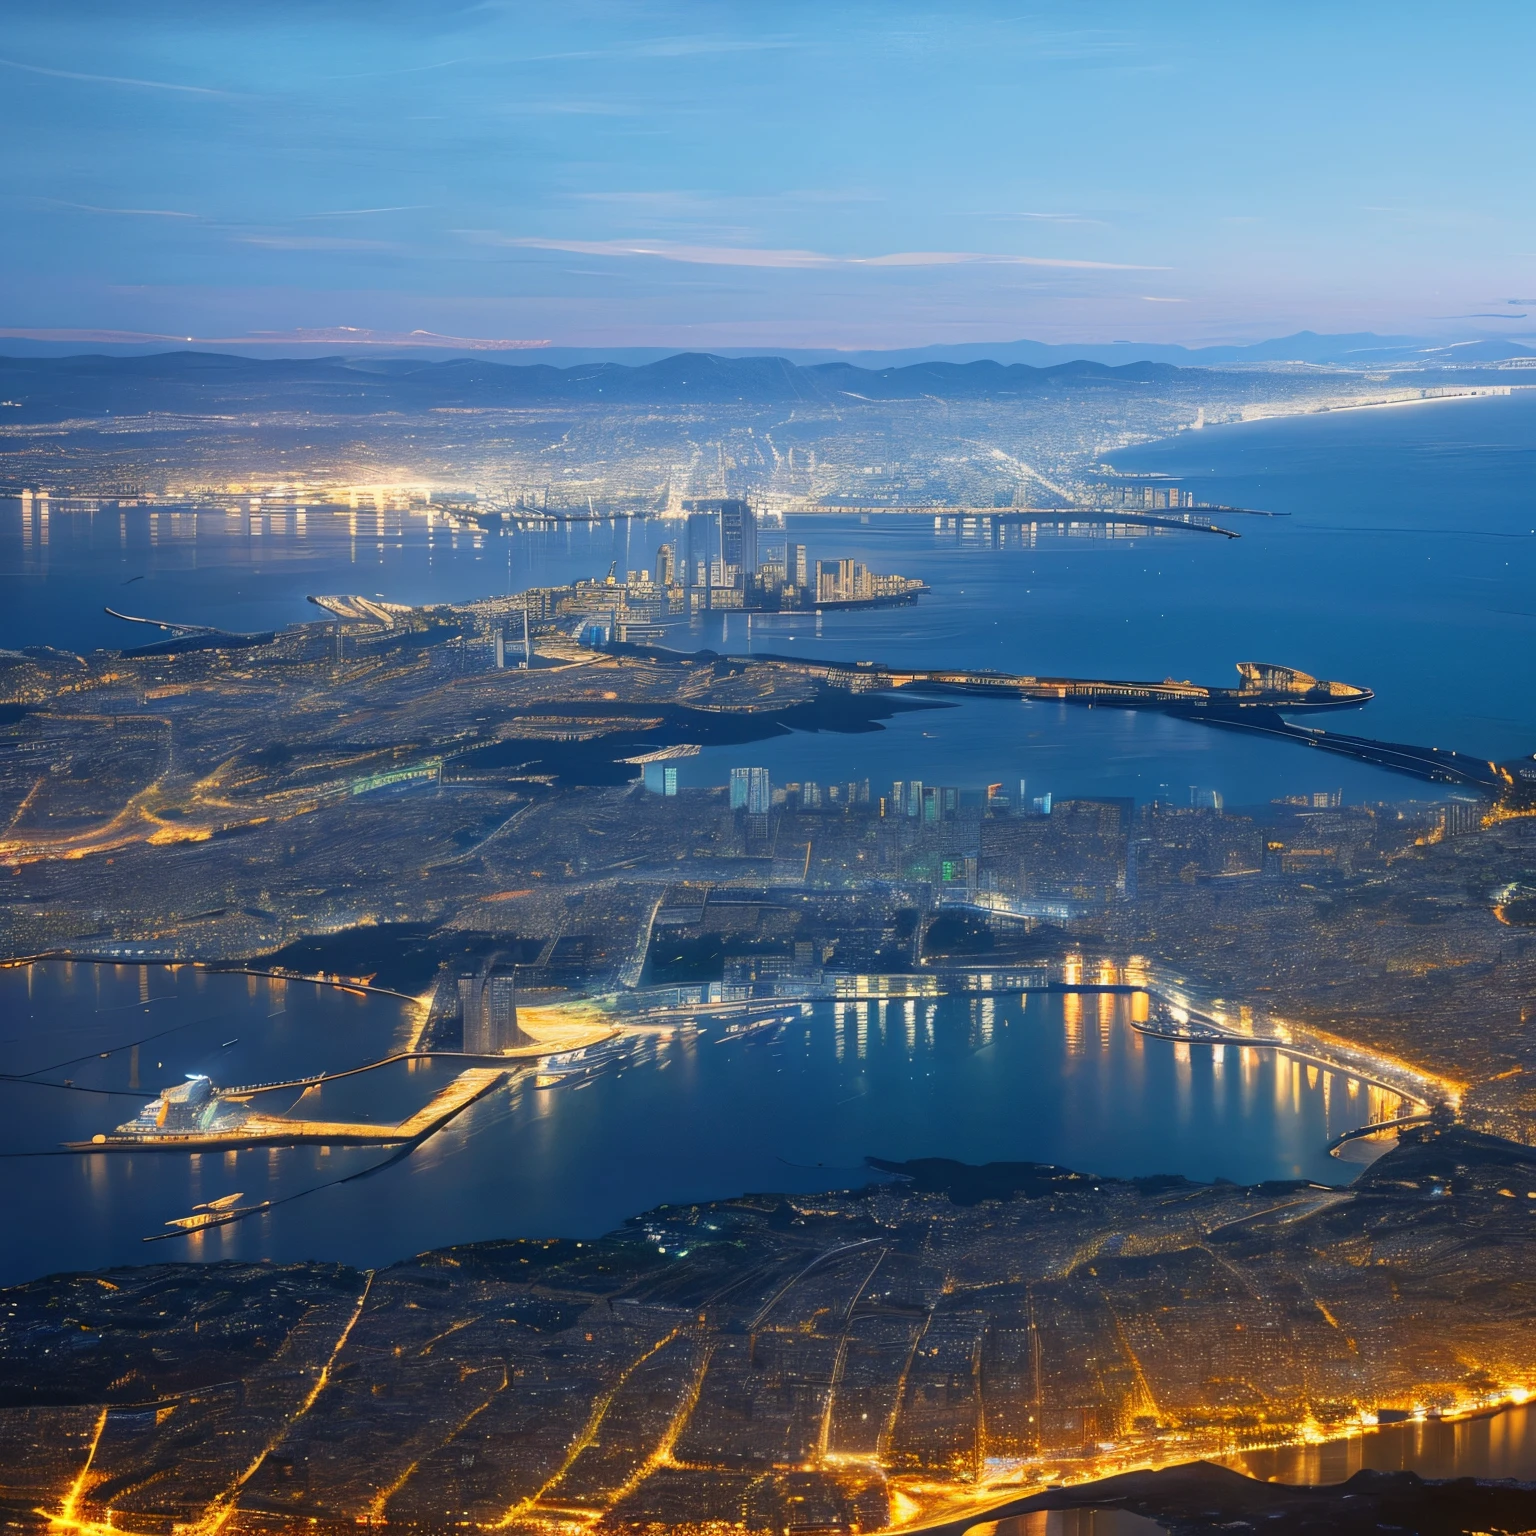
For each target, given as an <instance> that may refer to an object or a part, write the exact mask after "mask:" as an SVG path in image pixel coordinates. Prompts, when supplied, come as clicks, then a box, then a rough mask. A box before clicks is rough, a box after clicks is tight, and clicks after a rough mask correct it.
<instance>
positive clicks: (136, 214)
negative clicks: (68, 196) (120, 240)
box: [38, 197, 202, 219]
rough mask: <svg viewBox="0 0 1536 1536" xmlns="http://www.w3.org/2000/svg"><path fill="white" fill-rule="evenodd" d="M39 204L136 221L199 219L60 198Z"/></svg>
mask: <svg viewBox="0 0 1536 1536" xmlns="http://www.w3.org/2000/svg"><path fill="white" fill-rule="evenodd" d="M38 201H39V202H40V203H50V204H52V206H53V207H55V208H74V209H77V210H78V211H79V212H81V213H110V214H117V215H120V216H122V217H125V218H137V219H200V218H201V217H202V215H201V214H199V213H184V212H182V211H181V210H180V209H178V208H98V207H97V206H96V204H95V203H71V202H67V201H66V200H65V199H64V198H62V197H40V198H39V199H38Z"/></svg>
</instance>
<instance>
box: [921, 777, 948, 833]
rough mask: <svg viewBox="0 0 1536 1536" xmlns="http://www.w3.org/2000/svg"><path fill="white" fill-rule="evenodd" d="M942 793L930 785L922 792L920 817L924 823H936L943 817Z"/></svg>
mask: <svg viewBox="0 0 1536 1536" xmlns="http://www.w3.org/2000/svg"><path fill="white" fill-rule="evenodd" d="M943 806H944V791H943V790H941V789H940V788H938V786H937V785H933V784H930V785H928V786H927V787H926V788H924V790H923V797H922V815H923V820H924V821H925V822H929V823H932V822H936V821H938V820H939V819H940V817H941V816H942V815H943Z"/></svg>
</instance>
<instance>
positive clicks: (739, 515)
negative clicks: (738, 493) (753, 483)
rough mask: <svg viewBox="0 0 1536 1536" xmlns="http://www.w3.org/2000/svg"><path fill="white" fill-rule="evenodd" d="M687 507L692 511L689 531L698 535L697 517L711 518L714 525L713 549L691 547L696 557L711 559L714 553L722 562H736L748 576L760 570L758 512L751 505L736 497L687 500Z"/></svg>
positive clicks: (736, 565) (688, 510) (724, 563)
mask: <svg viewBox="0 0 1536 1536" xmlns="http://www.w3.org/2000/svg"><path fill="white" fill-rule="evenodd" d="M683 510H684V511H685V512H687V513H689V514H690V516H689V519H688V532H689V536H690V538H691V539H693V538H698V537H699V534H698V533H696V531H695V519H707V520H708V521H709V523H710V524H711V525H712V527H711V529H710V532H711V534H712V535H713V538H712V541H711V543H712V548H711V549H709V550H707V551H706V550H704V549H702V548H701V549H698V550H690V556H691V558H693V559H700V558H702V559H705V560H707V559H709V558H710V555H711V554H713V555H714V556H715V557H716V558H718V559H719V561H720V563H721V564H722V565H734V566H735V567H736V569H737V570H738V571H740V572H741V573H742V574H743V575H745V576H751V575H752V573H753V572H754V571H755V570H756V569H757V514H756V513H755V512H753V510H752V508H751V506H750V505H749V504H748V503H747V502H745V501H741V500H739V499H736V498H731V497H727V498H714V499H707V500H696V501H685V502H684V503H683Z"/></svg>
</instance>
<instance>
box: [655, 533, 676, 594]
mask: <svg viewBox="0 0 1536 1536" xmlns="http://www.w3.org/2000/svg"><path fill="white" fill-rule="evenodd" d="M656 581H657V583H658V585H660V586H663V587H670V586H672V585H673V584H674V583H675V582H676V581H677V551H676V550H675V549H673V547H672V546H671V545H670V544H663V545H662V546H661V548H660V549H658V550H657V551H656Z"/></svg>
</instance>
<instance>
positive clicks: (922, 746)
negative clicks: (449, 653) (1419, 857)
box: [0, 391, 1536, 805]
mask: <svg viewBox="0 0 1536 1536" xmlns="http://www.w3.org/2000/svg"><path fill="white" fill-rule="evenodd" d="M1116 466H1117V467H1118V468H1120V469H1123V470H1126V471H1134V472H1137V473H1158V474H1166V475H1170V476H1176V477H1178V478H1179V479H1180V480H1181V483H1183V484H1185V485H1188V486H1190V487H1192V488H1193V489H1195V490H1196V491H1197V493H1198V494H1199V495H1200V496H1201V497H1202V499H1205V500H1209V501H1213V502H1223V503H1228V504H1232V505H1239V506H1249V507H1259V508H1263V509H1266V510H1270V511H1274V512H1279V513H1285V514H1287V515H1286V516H1283V517H1276V518H1253V517H1236V516H1232V517H1228V518H1227V519H1225V520H1226V521H1227V522H1228V524H1229V525H1230V526H1232V527H1233V528H1235V529H1237V530H1238V531H1239V532H1241V534H1242V538H1241V539H1239V540H1237V541H1228V540H1225V539H1219V538H1215V537H1211V536H1208V535H1195V534H1178V533H1169V534H1160V535H1154V534H1151V533H1149V532H1143V533H1138V534H1135V535H1134V536H1129V537H1118V536H1117V537H1114V538H1103V537H1074V538H1067V537H1057V536H1053V535H1041V536H1040V537H1039V538H1038V539H1037V540H1035V541H1034V542H1033V543H1032V544H1030V543H1027V542H1025V541H1023V540H1021V539H1020V538H1019V536H1018V535H1017V534H1010V535H1008V536H1006V537H1005V540H1004V542H1003V544H1002V545H1001V547H998V545H997V544H996V543H995V542H994V539H993V535H992V532H991V530H990V529H989V527H988V525H987V524H986V523H985V522H984V521H983V522H977V523H973V524H971V525H966V524H964V523H960V524H958V525H956V526H955V527H953V528H950V527H944V528H936V527H935V525H934V520H933V519H932V518H931V517H904V516H884V515H874V516H872V517H870V519H869V520H868V521H867V522H864V521H861V520H860V519H859V518H858V517H857V516H839V515H828V516H817V517H804V518H800V517H796V518H791V519H790V526H789V531H788V535H787V536H788V537H789V538H790V539H792V540H794V541H795V542H800V543H804V544H806V545H807V546H808V548H809V551H810V555H811V558H812V559H815V558H818V557H820V558H832V557H835V556H852V557H854V558H856V559H861V560H864V561H865V562H867V563H868V564H869V565H870V566H871V567H872V568H874V569H876V570H881V571H898V572H901V573H903V574H906V575H914V576H920V577H922V578H924V579H925V580H926V581H928V582H929V583H930V585H931V586H932V588H933V591H932V594H931V595H930V596H928V597H925V598H924V599H923V600H922V601H921V602H920V604H919V605H918V606H917V607H915V608H898V609H886V610H880V611H876V612H870V613H859V614H847V613H845V614H829V615H826V616H825V617H824V618H823V619H821V620H820V621H817V620H815V619H814V618H805V617H800V618H788V617H785V618H777V619H772V620H763V619H758V620H755V621H754V622H753V624H752V627H751V634H750V636H749V635H748V632H747V625H746V621H745V618H744V617H742V616H740V615H737V616H735V617H732V618H729V619H721V618H711V619H709V620H707V621H705V622H704V623H702V624H699V625H696V626H694V627H692V628H691V629H690V628H689V627H687V626H684V627H681V628H679V629H678V630H677V631H676V634H675V637H674V639H673V640H672V642H671V643H674V644H677V645H679V646H695V645H704V644H709V645H714V646H718V647H723V648H725V649H729V650H732V651H741V650H746V649H747V648H748V647H749V646H750V648H751V649H752V650H754V651H757V652H763V651H783V652H788V653H792V654H800V655H810V654H815V655H827V656H838V657H843V658H850V659H875V660H882V661H891V662H898V663H907V664H914V665H916V664H924V663H926V664H936V665H946V666H947V665H956V666H958V665H968V666H973V667H995V668H1000V669H1006V670H1014V671H1028V672H1040V673H1061V674H1067V675H1086V676H1108V677H1132V678H1137V677H1140V678H1161V677H1166V676H1173V677H1178V678H1190V679H1193V680H1195V681H1199V682H1205V683H1213V684H1230V683H1232V682H1234V681H1235V674H1234V672H1233V671H1232V668H1233V666H1234V665H1235V663H1237V662H1238V661H1242V660H1262V661H1276V662H1282V663H1287V664H1291V665H1295V666H1299V667H1302V668H1304V669H1306V670H1308V671H1311V672H1313V673H1315V674H1317V675H1318V676H1323V677H1333V678H1340V679H1344V680H1346V681H1350V682H1355V683H1362V684H1364V685H1366V686H1368V687H1370V688H1373V689H1374V690H1376V694H1377V698H1376V700H1375V702H1374V703H1372V704H1371V705H1370V706H1369V707H1368V708H1366V709H1364V710H1361V711H1356V712H1348V713H1345V714H1341V715H1335V716H1332V717H1330V720H1329V723H1330V724H1332V725H1333V726H1335V727H1336V728H1338V729H1341V730H1346V731H1352V732H1356V733H1358V734H1363V735H1371V736H1377V737H1380V738H1383V739H1387V740H1397V741H1408V742H1416V743H1421V744H1425V745H1431V746H1446V745H1449V746H1455V747H1458V748H1462V749H1466V750H1473V751H1477V752H1479V753H1484V754H1487V755H1489V756H1492V757H1498V758H1502V757H1508V756H1514V755H1518V754H1523V753H1526V752H1529V751H1531V750H1532V749H1533V748H1536V600H1533V598H1532V597H1531V595H1530V594H1531V592H1532V591H1533V590H1536V532H1533V529H1536V492H1533V487H1536V392H1522V391H1517V392H1516V393H1515V394H1513V395H1511V396H1509V397H1503V398H1485V399H1476V400H1467V401H1447V402H1435V403H1429V404H1423V405H1416V406H1411V407H1404V408H1398V409H1386V410H1367V411H1352V412H1340V413H1336V414H1332V415H1324V416H1309V417H1298V418H1288V419H1281V420H1276V421H1270V422H1260V423H1251V424H1245V425H1241V426H1229V427H1218V428H1211V429H1207V430H1205V431H1203V432H1200V433H1186V434H1184V435H1183V436H1181V437H1179V438H1176V439H1173V440H1171V441H1168V442H1164V443H1159V444H1154V445H1151V446H1149V447H1146V448H1141V449H1137V450H1135V451H1133V452H1127V453H1123V454H1120V455H1118V456H1117V458H1116ZM1123 531H1124V530H1122V532H1123ZM674 534H675V526H673V525H668V524H667V523H665V522H661V521H655V520H653V521H649V522H644V523H640V522H636V523H617V524H596V525H589V524H579V525H573V526H571V527H568V528H565V529H562V530H559V531H556V532H553V533H548V532H518V533H509V534H489V535H485V536H479V535H469V534H455V533H453V532H451V531H450V530H448V529H447V528H446V526H445V525H444V524H443V523H442V522H441V520H440V519H438V520H436V521H434V522H431V523H429V521H428V519H427V518H425V517H424V516H422V515H420V514H417V515H414V516H413V515H406V514H402V513H399V512H383V513H376V512H372V511H361V512H357V513H349V514H341V515H338V514H335V513H331V512H312V513H309V514H307V516H306V517H305V518H304V520H303V524H302V526H301V525H300V522H299V519H298V518H297V516H296V515H295V514H294V513H292V512H285V513H271V512H266V513H259V514H255V515H251V514H246V513H242V514H240V515H238V516H231V515H229V514H226V513H223V512H219V513H213V514H207V513H204V514H197V515H194V514H191V513H181V514H173V513H170V512H156V513H151V512H149V511H148V510H144V509H129V510H126V511H123V512H116V511H108V512H99V513H95V514H85V513H73V514H72V513H62V512H55V513H54V514H53V515H51V516H50V518H49V520H48V527H47V529H46V542H45V540H44V530H43V528H42V527H41V524H40V519H39V518H38V517H36V516H35V515H34V517H33V519H32V520H31V522H30V523H29V524H26V525H23V521H22V516H21V511H20V504H19V503H18V502H16V501H9V502H0V581H3V583H4V585H3V587H0V592H3V595H4V597H5V602H4V603H3V604H0V644H3V645H12V646H15V645H20V644H25V643H38V642H41V643H48V644H54V645H67V646H72V647H74V648H77V649H78V648H84V647H89V646H92V645H112V644H122V643H124V632H125V628H126V627H125V626H123V625H122V624H120V623H119V622H118V621H116V620H113V619H110V618H107V617H105V616H104V615H103V614H102V613H101V608H102V607H103V606H104V605H109V606H112V607H118V608H126V609H127V611H129V612H138V613H146V614H152V615H155V616H160V617H169V618H177V619H183V620H189V621H196V622H209V623H217V624H220V625H222V626H225V627H230V628H242V629H243V628H250V629H256V628H266V627H271V626H273V625H280V624H283V623H288V622H294V621H298V620H302V619H305V618H310V617H313V616H314V615H315V610H314V609H313V608H312V607H310V606H309V605H307V604H306V603H305V601H304V598H305V596H306V595H307V594H309V593H311V592H336V591H350V592H363V593H368V594H373V593H378V594H382V595H384V596H386V597H388V598H390V599H394V600H399V601H405V602H425V601H431V600H443V599H451V598H468V597H475V596H481V595H485V594H487V593H490V592H495V591H507V590H514V589H518V588H521V587H525V586H528V585H533V584H543V583H549V582H556V581H566V580H570V579H572V578H573V577H576V576H588V575H601V574H603V573H604V572H605V571H606V570H607V568H608V565H609V563H610V562H611V561H617V563H618V566H619V569H620V571H621V572H622V571H626V570H630V569H642V568H646V567H650V568H653V569H654V565H655V550H656V547H657V545H659V544H660V543H661V542H663V541H664V540H666V539H668V538H670V537H672V536H673V535H674ZM136 578H138V579H136ZM133 638H138V636H137V635H134V636H133ZM888 729H889V734H887V735H886V736H884V737H881V738H870V737H847V736H820V737H814V736H805V735H796V736H793V737H790V738H782V739H780V740H778V741H775V742H772V743H766V744H763V745H762V746H759V747H755V748H753V749H752V751H751V753H750V754H749V756H748V757H746V758H744V757H743V754H742V752H741V750H740V749H733V750H732V751H731V752H729V753H720V752H712V753H705V754H704V755H703V756H702V757H701V758H699V759H696V760H694V761H691V762H687V761H685V762H684V763H683V764H682V780H683V782H684V783H690V782H693V783H719V782H722V781H723V779H724V777H725V774H726V771H727V769H728V768H729V767H730V766H732V765H733V764H734V763H737V762H740V761H744V760H750V761H752V762H755V763H760V764H763V765H765V766H768V767H769V768H770V769H771V770H772V771H773V773H774V775H775V777H776V778H779V779H781V780H782V779H799V778H815V779H818V780H836V779H848V778H863V777H865V776H870V777H872V778H874V779H875V780H876V782H877V783H878V782H881V781H883V780H886V779H894V778H922V779H923V780H925V781H926V782H930V783H952V784H959V785H961V786H963V787H967V788H977V787H979V786H981V785H983V784H985V783H988V782H994V781H1002V782H1005V783H1012V782H1013V781H1016V780H1017V779H1018V778H1020V777H1022V778H1024V779H1026V780H1027V781H1028V782H1029V784H1030V786H1031V790H1030V792H1031V793H1032V794H1039V793H1044V792H1046V791H1047V790H1049V791H1051V792H1053V793H1054V794H1055V795H1057V796H1058V797H1062V796H1065V795H1070V794H1074V793H1098V794H1131V795H1135V796H1137V797H1138V798H1140V799H1150V798H1152V797H1154V796H1161V797H1164V798H1172V799H1175V800H1183V799H1186V798H1187V797H1188V795H1189V792H1190V790H1191V788H1195V789H1216V790H1219V791H1220V792H1221V793H1222V794H1223V796H1224V797H1225V799H1226V801H1227V803H1228V804H1229V805H1242V804H1251V803H1258V802H1263V801H1266V800H1269V799H1271V798H1274V797H1275V796H1278V795H1285V794H1295V793H1301V792H1307V791H1312V790H1317V789H1333V788H1339V789H1343V790H1344V792H1345V796H1346V798H1347V799H1350V800H1365V799H1385V798H1402V797H1409V796H1419V797H1422V798H1430V797H1433V796H1435V795H1436V794H1437V793H1438V791H1436V790H1434V789H1433V788H1431V787H1430V786H1422V785H1418V784H1417V783H1416V782H1415V781H1413V780H1409V779H1403V778H1399V777H1396V776H1394V775H1390V774H1387V773H1385V772H1382V771H1380V770H1377V769H1372V768H1367V767H1364V766H1362V765H1353V764H1349V763H1347V762H1345V761H1343V760H1336V761H1329V762H1327V763H1323V764H1319V763H1317V762H1316V761H1315V759H1314V756H1313V755H1312V754H1309V753H1305V752H1303V751H1301V750H1299V749H1297V748H1295V747H1291V746H1288V745H1283V744H1271V743H1258V742H1253V741H1249V740H1245V739H1242V738H1237V737H1230V736H1223V735H1220V734H1218V733H1214V732H1210V731H1207V730H1203V729H1201V728H1200V727H1198V726H1193V725H1188V724H1184V723H1181V722H1178V721H1173V720H1169V719H1166V718H1162V717H1159V716H1156V715H1136V714H1130V713H1126V712H1117V711H1105V710H1094V711H1085V710H1080V709H1071V710H1069V709H1064V708H1061V707H1058V706H1046V705H1025V704H1009V705H996V704H986V703H966V704H963V705H962V706H960V707H959V708H957V709H951V710H947V711H944V712H942V713H939V712H935V713H927V714H923V715H910V716H905V717H903V718H902V719H900V720H899V721H896V722H893V723H892V724H891V725H890V727H889V728H888Z"/></svg>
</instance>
